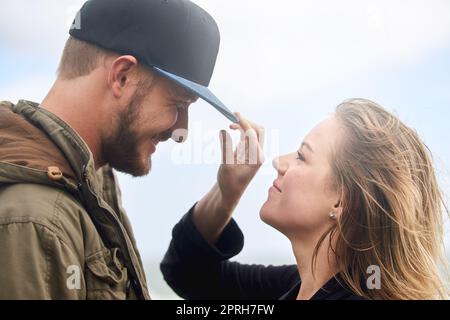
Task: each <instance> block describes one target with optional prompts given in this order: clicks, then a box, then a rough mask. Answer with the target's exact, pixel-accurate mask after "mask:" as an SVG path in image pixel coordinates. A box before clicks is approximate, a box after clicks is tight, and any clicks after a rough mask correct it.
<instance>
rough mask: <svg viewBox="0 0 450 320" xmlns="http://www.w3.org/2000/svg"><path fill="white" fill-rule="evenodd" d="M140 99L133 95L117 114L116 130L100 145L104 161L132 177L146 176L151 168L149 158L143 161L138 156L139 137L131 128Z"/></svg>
mask: <svg viewBox="0 0 450 320" xmlns="http://www.w3.org/2000/svg"><path fill="white" fill-rule="evenodd" d="M142 100H143V97H142V96H141V95H139V94H136V95H135V97H133V99H132V100H131V102H130V104H129V106H128V108H126V110H125V111H124V112H121V113H120V114H119V115H118V125H117V127H116V130H115V131H114V132H112V134H110V135H109V136H108V137H106V138H105V139H104V141H103V146H102V152H103V158H104V159H105V161H106V162H107V163H108V164H109V165H110V166H111V167H112V168H114V169H116V170H117V171H120V172H123V173H128V174H130V175H132V176H133V177H142V176H146V175H147V174H148V173H149V172H150V170H151V161H150V159H146V161H143V159H142V156H140V153H139V150H138V148H139V143H140V142H141V140H140V137H139V136H138V135H137V134H136V132H135V131H133V130H132V128H133V124H136V122H137V121H138V118H139V111H140V108H141V103H142ZM146 139H150V138H148V137H147V138H146Z"/></svg>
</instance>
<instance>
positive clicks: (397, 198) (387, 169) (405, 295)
mask: <svg viewBox="0 0 450 320" xmlns="http://www.w3.org/2000/svg"><path fill="white" fill-rule="evenodd" d="M335 116H336V118H337V119H338V121H339V122H340V124H341V125H342V126H343V128H344V135H343V139H342V141H341V143H340V145H339V147H338V148H337V149H336V150H335V152H334V155H333V159H332V161H331V165H332V168H333V173H334V177H333V180H334V187H335V188H337V189H336V190H338V191H339V192H341V195H342V196H341V204H342V208H343V211H342V214H341V215H340V217H339V219H338V221H337V223H336V224H335V226H334V227H332V228H331V229H330V230H329V232H328V233H327V234H330V244H331V243H332V242H331V239H332V238H333V237H335V240H336V242H335V243H336V245H335V247H331V249H332V250H334V252H335V256H336V259H337V264H338V268H339V270H341V273H340V276H341V278H342V280H343V281H344V282H345V284H346V285H347V287H348V288H350V289H351V290H352V291H354V292H355V293H356V294H358V295H361V296H364V297H366V298H369V299H436V298H444V299H445V298H447V297H448V291H447V289H448V288H447V284H446V282H447V278H445V280H443V274H448V273H447V272H442V270H444V271H446V270H447V262H446V257H445V250H444V240H443V220H444V219H443V217H444V215H443V213H444V212H447V213H448V210H447V208H446V206H445V201H444V199H443V195H442V193H441V192H440V189H439V186H438V182H437V179H436V174H435V171H434V168H433V163H432V159H431V154H430V152H429V150H428V148H427V147H426V145H425V144H424V143H423V142H422V141H421V139H420V138H419V136H418V134H417V133H416V132H415V131H414V130H412V129H411V128H409V127H408V126H406V125H405V124H403V123H402V122H401V121H400V120H399V119H398V117H396V116H395V115H393V114H392V113H390V112H388V111H386V110H385V109H384V108H383V107H381V106H379V105H378V104H376V103H374V102H372V101H369V100H364V99H353V100H348V101H346V102H344V103H343V104H341V105H339V106H338V107H337V110H336V114H335ZM325 237H326V235H324V236H323V237H322V240H321V241H320V242H319V244H318V247H319V246H320V244H321V242H322V241H323V240H324V239H325ZM318 247H317V248H316V251H317V250H318ZM369 266H376V267H379V270H380V271H381V274H380V275H381V288H380V289H368V288H367V286H366V281H367V278H368V277H369V276H370V274H367V270H368V267H369ZM441 267H444V268H443V269H440V268H441ZM441 273H442V274H441Z"/></svg>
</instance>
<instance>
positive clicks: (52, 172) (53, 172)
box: [47, 167, 63, 181]
mask: <svg viewBox="0 0 450 320" xmlns="http://www.w3.org/2000/svg"><path fill="white" fill-rule="evenodd" d="M47 176H48V177H49V178H50V180H53V181H58V180H61V179H62V177H63V174H62V172H61V170H60V169H59V168H58V167H48V170H47Z"/></svg>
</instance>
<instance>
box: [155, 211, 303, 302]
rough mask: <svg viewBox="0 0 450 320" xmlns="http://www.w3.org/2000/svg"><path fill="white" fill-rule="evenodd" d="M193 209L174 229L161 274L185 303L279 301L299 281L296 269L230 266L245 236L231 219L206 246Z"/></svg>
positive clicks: (235, 263)
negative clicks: (195, 223) (239, 300)
mask: <svg viewBox="0 0 450 320" xmlns="http://www.w3.org/2000/svg"><path fill="white" fill-rule="evenodd" d="M193 212H194V208H192V209H191V210H190V211H189V212H188V214H186V215H185V216H184V217H183V218H182V219H181V221H180V222H179V223H178V224H177V225H176V226H175V227H174V229H173V238H172V241H171V243H170V246H169V250H168V251H167V253H166V255H165V256H164V260H163V262H162V263H161V271H162V273H163V275H164V279H165V280H166V282H167V283H168V284H169V286H170V287H171V288H172V289H173V290H174V291H175V292H176V293H177V294H178V295H179V296H180V297H182V298H184V299H213V300H218V299H248V300H251V299H270V300H274V299H278V298H280V297H281V296H282V295H283V294H285V293H286V292H287V291H288V290H289V289H291V288H292V287H293V286H294V285H296V284H297V283H298V281H299V276H298V272H297V267H296V266H295V265H292V266H276V267H275V266H263V265H246V264H240V263H237V262H230V261H229V259H230V258H232V257H234V256H235V255H237V254H238V253H239V252H240V251H241V249H242V247H243V245H244V236H243V234H242V232H241V230H240V229H239V227H238V225H237V224H236V222H235V221H234V220H233V219H231V220H230V222H229V223H228V224H227V225H226V226H225V228H224V229H223V232H222V233H221V234H220V236H219V238H218V239H217V241H216V244H215V246H212V245H210V244H208V242H207V241H206V240H205V239H204V238H203V236H202V235H201V234H200V232H199V231H198V230H197V228H196V227H195V225H194V223H193V219H192V217H193Z"/></svg>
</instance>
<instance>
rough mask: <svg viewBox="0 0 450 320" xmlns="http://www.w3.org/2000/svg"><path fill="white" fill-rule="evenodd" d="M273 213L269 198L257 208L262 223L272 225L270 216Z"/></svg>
mask: <svg viewBox="0 0 450 320" xmlns="http://www.w3.org/2000/svg"><path fill="white" fill-rule="evenodd" d="M274 213H275V212H274V208H273V205H271V203H270V200H267V201H266V202H265V203H264V204H263V205H262V207H261V209H260V210H259V217H260V218H261V220H262V221H263V222H264V223H266V224H268V225H272V224H271V221H272V220H273V218H272V216H273V214H274Z"/></svg>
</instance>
